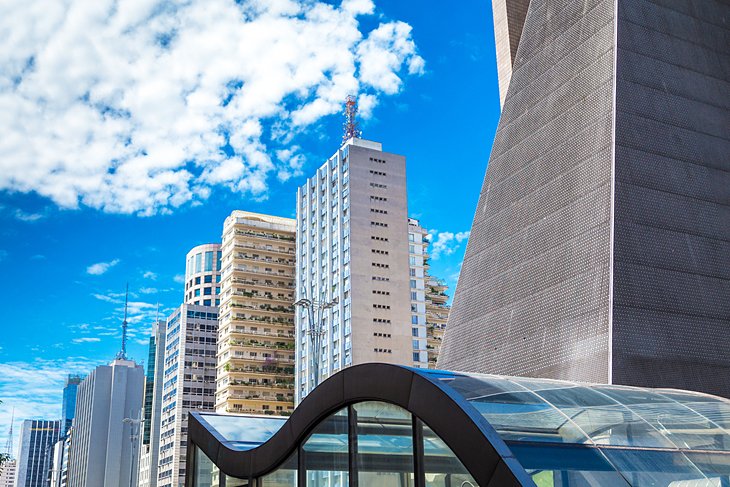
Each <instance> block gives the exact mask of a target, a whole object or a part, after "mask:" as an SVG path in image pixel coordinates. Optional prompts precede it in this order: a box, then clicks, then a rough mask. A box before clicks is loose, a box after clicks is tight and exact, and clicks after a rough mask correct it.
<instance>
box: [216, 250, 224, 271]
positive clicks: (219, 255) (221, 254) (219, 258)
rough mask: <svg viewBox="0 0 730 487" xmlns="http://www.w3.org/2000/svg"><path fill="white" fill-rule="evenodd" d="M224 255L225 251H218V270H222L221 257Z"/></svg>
mask: <svg viewBox="0 0 730 487" xmlns="http://www.w3.org/2000/svg"><path fill="white" fill-rule="evenodd" d="M222 256H223V252H221V251H218V252H216V263H215V269H216V270H217V271H220V270H221V257H222Z"/></svg>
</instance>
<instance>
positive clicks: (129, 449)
mask: <svg viewBox="0 0 730 487" xmlns="http://www.w3.org/2000/svg"><path fill="white" fill-rule="evenodd" d="M143 396H144V370H143V369H142V367H141V366H140V365H137V364H136V363H135V362H133V361H131V360H125V359H122V358H118V359H115V360H114V361H113V362H112V363H111V364H109V365H100V366H98V367H96V369H94V370H93V371H92V372H91V373H90V374H89V375H88V376H87V377H86V378H85V379H84V380H83V381H82V382H81V384H79V386H78V393H77V399H76V418H75V419H74V427H73V430H72V441H71V447H70V449H69V470H68V480H69V485H71V486H74V487H96V486H101V485H103V486H104V487H132V486H136V481H137V469H138V459H139V450H138V446H139V441H138V440H139V436H140V433H141V432H140V423H141V419H142V404H143Z"/></svg>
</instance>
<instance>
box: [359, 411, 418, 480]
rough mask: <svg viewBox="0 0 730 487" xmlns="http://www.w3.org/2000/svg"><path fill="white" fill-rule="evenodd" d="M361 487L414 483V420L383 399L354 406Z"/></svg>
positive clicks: (408, 414)
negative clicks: (382, 400)
mask: <svg viewBox="0 0 730 487" xmlns="http://www.w3.org/2000/svg"><path fill="white" fill-rule="evenodd" d="M354 410H355V417H356V418H357V472H358V481H359V483H358V485H359V487H381V486H382V487H411V486H412V485H413V483H414V473H413V470H414V464H413V419H412V417H411V413H409V412H408V411H406V410H405V409H402V408H399V407H398V406H394V405H392V404H386V403H383V402H361V403H359V404H356V405H355V406H354Z"/></svg>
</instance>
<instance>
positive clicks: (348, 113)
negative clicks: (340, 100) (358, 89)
mask: <svg viewBox="0 0 730 487" xmlns="http://www.w3.org/2000/svg"><path fill="white" fill-rule="evenodd" d="M343 114H344V115H345V123H344V124H342V127H343V128H344V129H345V130H344V132H345V133H344V134H343V136H342V142H343V143H345V142H347V141H348V140H350V139H352V138H353V137H357V138H359V137H360V136H361V135H362V131H360V127H359V126H358V123H357V119H356V118H357V99H356V98H355V96H354V95H347V98H346V99H345V111H344V112H343Z"/></svg>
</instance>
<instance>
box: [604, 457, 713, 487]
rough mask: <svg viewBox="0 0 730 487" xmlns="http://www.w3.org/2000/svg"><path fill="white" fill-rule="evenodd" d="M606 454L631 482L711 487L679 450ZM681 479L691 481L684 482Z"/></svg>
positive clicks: (636, 483) (634, 483) (632, 483)
mask: <svg viewBox="0 0 730 487" xmlns="http://www.w3.org/2000/svg"><path fill="white" fill-rule="evenodd" d="M602 450H603V453H604V454H605V455H606V457H608V459H609V460H610V461H611V463H613V464H614V465H615V467H616V468H617V469H618V470H619V471H620V472H621V473H622V474H623V476H624V478H626V479H627V480H628V481H629V482H630V483H631V485H656V486H669V485H671V486H672V487H674V486H680V485H681V486H692V487H695V486H697V487H699V486H703V487H704V486H708V485H718V486H719V485H720V484H719V483H718V484H711V483H708V482H707V477H705V476H704V475H703V474H702V472H700V471H699V469H698V468H697V467H695V466H694V465H693V464H692V463H691V462H690V461H689V460H688V459H687V457H686V456H685V455H684V454H683V453H681V452H678V451H667V450H664V451H661V450H625V449H613V448H604V449H602ZM680 481H689V482H682V483H680Z"/></svg>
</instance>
